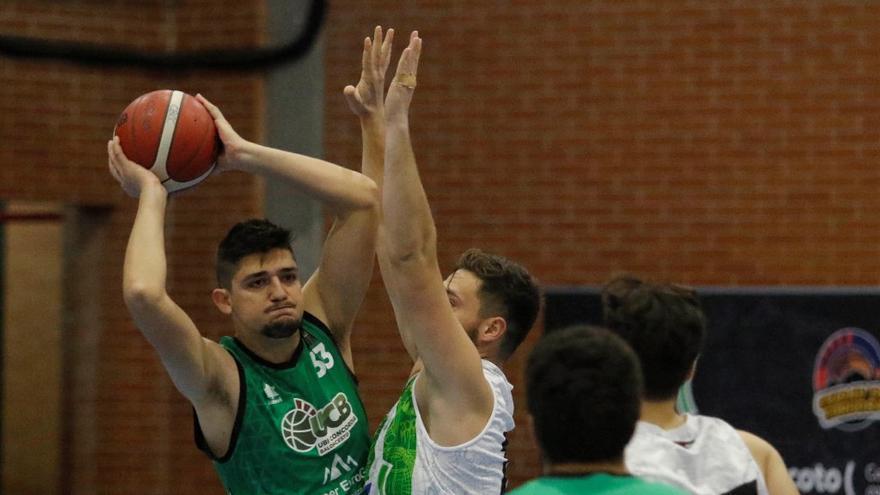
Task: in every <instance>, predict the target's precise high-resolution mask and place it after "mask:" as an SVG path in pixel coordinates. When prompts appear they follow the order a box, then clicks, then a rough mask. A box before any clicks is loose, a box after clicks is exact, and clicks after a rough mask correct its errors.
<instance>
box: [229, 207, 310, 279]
mask: <svg viewBox="0 0 880 495" xmlns="http://www.w3.org/2000/svg"><path fill="white" fill-rule="evenodd" d="M291 238H292V235H291V232H290V231H289V230H287V229H285V228H283V227H279V226H278V225H275V224H274V223H272V222H270V221H268V220H265V219H253V220H246V221H244V222H240V223H237V224H235V225H233V226H232V228H231V229H229V232H227V233H226V237H224V238H223V240H222V241H220V246H219V247H218V248H217V266H216V268H217V283H218V284H219V285H220V287H223V288H226V289H228V288H230V286H231V285H232V277H233V276H234V275H235V272H236V270H237V269H238V262H239V261H241V259H242V258H244V257H245V256H248V255H251V254H259V253H268V252H269V251H272V250H273V249H286V250H288V251H290V252H291V254H293V248H292V247H291V244H290V243H291Z"/></svg>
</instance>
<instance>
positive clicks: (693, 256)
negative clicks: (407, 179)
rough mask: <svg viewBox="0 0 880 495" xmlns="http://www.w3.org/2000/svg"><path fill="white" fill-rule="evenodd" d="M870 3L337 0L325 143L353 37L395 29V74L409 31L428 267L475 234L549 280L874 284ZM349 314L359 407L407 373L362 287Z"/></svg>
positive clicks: (877, 175)
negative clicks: (433, 249)
mask: <svg viewBox="0 0 880 495" xmlns="http://www.w3.org/2000/svg"><path fill="white" fill-rule="evenodd" d="M878 15H880V4H874V3H871V2H847V1H821V2H819V1H809V2H801V1H779V2H758V1H735V2H730V1H698V0H693V1H659V2H658V1H654V0H642V1H626V2H620V1H615V0H608V1H580V0H567V1H555V2H533V1H525V0H520V1H500V0H499V1H479V2H460V1H456V2H439V1H429V0H422V1H412V2H406V4H405V6H400V4H399V3H398V2H392V1H380V0H357V1H354V0H345V1H336V2H334V3H333V11H332V15H331V18H330V23H329V25H328V27H327V34H328V36H327V40H328V43H327V64H326V67H327V77H326V81H327V95H328V97H327V127H326V130H327V132H326V143H327V156H328V157H329V158H331V159H332V160H336V161H339V162H344V163H356V160H357V157H358V150H359V147H358V146H359V145H358V138H357V134H356V132H355V130H356V124H355V123H354V122H353V121H352V119H351V117H349V115H348V110H347V108H346V106H345V103H344V101H343V99H342V98H341V97H339V92H340V91H341V88H342V87H343V85H344V84H345V83H349V82H354V81H355V78H356V77H357V74H358V73H357V66H358V63H359V56H360V51H359V41H360V40H361V39H362V38H363V37H364V36H366V35H367V34H369V33H370V28H371V27H372V26H374V25H376V24H381V25H383V26H391V27H395V28H396V29H397V30H398V34H399V38H398V43H397V45H398V46H397V50H396V51H395V55H394V62H393V63H392V70H393V67H394V66H395V65H394V64H396V60H397V53H399V50H400V49H402V46H403V42H404V40H405V39H406V38H407V35H408V34H409V31H410V30H413V29H418V30H419V32H420V34H421V36H422V38H423V39H424V45H423V47H424V48H423V53H422V59H421V60H422V62H421V66H420V68H419V89H418V90H417V91H416V96H415V100H414V104H413V109H412V118H411V125H412V127H413V136H414V137H413V140H414V145H415V149H416V155H417V158H418V160H419V165H420V169H421V173H422V178H423V181H424V183H425V187H426V189H427V192H428V197H429V200H430V201H431V203H432V206H433V209H434V212H435V219H436V222H437V227H438V235H439V242H440V254H441V257H442V260H443V261H444V263H445V265H444V266H445V267H446V268H447V269H448V267H449V266H450V265H451V264H452V262H453V261H454V259H455V257H456V255H457V254H458V253H460V252H461V251H462V250H464V249H465V248H467V247H470V246H479V247H482V248H484V249H488V250H492V251H496V252H499V253H502V254H505V255H508V256H511V257H514V258H516V259H519V260H521V261H523V262H524V263H525V264H527V265H528V266H529V267H530V268H531V269H532V271H533V272H534V273H535V274H536V275H537V276H538V277H539V278H540V279H541V280H542V281H543V282H544V283H545V284H548V285H569V284H599V283H601V282H602V281H603V280H605V279H606V278H607V277H608V276H609V275H610V274H611V273H612V272H614V271H619V270H627V271H632V272H636V273H639V274H644V275H646V276H650V277H655V278H660V279H667V280H673V281H678V282H686V283H690V284H697V285H700V284H707V285H755V284H760V285H780V284H782V285H786V284H787V285H802V284H822V285H824V284H830V285H866V284H876V283H877V281H878V280H880V264H878V262H877V256H876V252H877V249H876V245H877V244H878V241H880V216H878V215H877V214H876V213H875V212H876V211H877V210H878V207H880V197H878V195H877V194H876V190H877V187H878V186H880V169H878V158H880V131H878V124H880V117H878V112H877V110H878V108H880V79H878V76H877V74H878V73H880V55H878V52H877V50H876V47H877V46H878V43H880V29H878V28H877V26H876V23H875V22H874V21H875V20H876V19H877V18H878ZM361 319H362V321H363V324H362V325H361V328H360V329H359V331H360V333H359V335H358V336H357V337H356V340H355V349H356V350H360V351H362V352H360V353H359V354H358V355H357V356H356V357H357V359H358V366H359V368H360V369H361V370H363V369H367V370H369V373H370V375H369V376H365V377H364V380H363V384H364V391H365V393H364V396H365V397H366V403H367V407H368V409H369V411H371V413H372V414H373V415H374V417H375V415H376V414H377V413H380V412H381V411H384V410H386V409H387V408H388V407H389V406H390V405H391V403H392V402H393V400H394V397H392V395H394V392H396V391H395V390H393V389H394V387H393V386H392V387H390V385H389V384H387V383H386V382H384V381H380V378H381V377H388V376H396V377H398V378H399V377H400V376H401V373H403V372H404V371H403V370H404V369H405V365H404V364H403V361H402V358H399V356H400V355H401V350H400V348H399V346H398V345H397V344H391V343H390V342H393V338H394V337H393V326H392V320H391V318H390V316H389V315H388V311H387V304H386V303H385V302H384V300H383V295H382V294H381V290H376V291H374V293H373V294H371V297H370V299H369V301H368V303H367V305H366V307H365V310H364V312H363V313H362V318H361ZM538 332H540V329H539V330H538ZM538 332H536V333H538ZM533 337H535V336H533ZM529 345H530V343H526V344H525V349H523V350H524V351H527V348H528V346H529ZM367 350H369V351H370V352H365V351H367ZM379 350H381V351H385V352H374V351H379ZM525 354H526V352H522V351H521V352H519V353H517V355H516V356H515V358H514V360H513V363H512V364H511V365H509V366H508V369H507V372H508V375H509V376H510V378H511V380H512V381H513V382H514V384H515V385H517V388H516V392H518V394H517V395H516V399H517V401H518V404H519V405H520V407H519V409H518V411H519V412H520V414H519V415H518V418H517V419H518V424H519V425H520V426H519V427H518V428H517V429H516V431H515V433H514V435H513V437H512V441H511V447H510V457H511V460H512V464H511V472H510V474H511V477H512V481H513V484H514V485H516V484H519V483H520V482H521V481H522V480H524V479H526V478H528V477H531V476H534V475H535V474H536V473H537V472H538V471H539V466H538V460H537V456H536V454H535V452H534V449H533V448H532V442H531V439H530V438H529V435H528V433H527V432H526V431H525V428H524V425H525V418H524V417H523V416H522V414H521V413H522V412H523V406H522V405H523V404H524V401H523V395H522V393H523V387H522V386H520V384H521V383H522V379H521V374H522V366H521V362H522V359H523V357H524V355H525ZM395 359H397V360H399V361H400V362H397V361H395ZM399 383H402V382H399ZM389 387H390V388H391V389H392V390H391V391H390V392H389Z"/></svg>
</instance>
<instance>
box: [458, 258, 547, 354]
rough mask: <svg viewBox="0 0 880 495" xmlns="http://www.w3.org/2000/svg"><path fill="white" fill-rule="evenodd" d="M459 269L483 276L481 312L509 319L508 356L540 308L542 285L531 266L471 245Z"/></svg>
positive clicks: (505, 348) (504, 341) (505, 346)
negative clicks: (539, 283)
mask: <svg viewBox="0 0 880 495" xmlns="http://www.w3.org/2000/svg"><path fill="white" fill-rule="evenodd" d="M456 269H457V270H467V271H469V272H471V273H473V274H474V275H476V276H477V278H479V279H480V281H481V282H482V285H481V286H480V293H479V295H480V316H481V317H483V318H488V317H490V316H495V315H500V316H502V317H503V318H504V320H505V321H506V322H507V332H505V334H504V337H503V338H502V341H501V357H502V358H503V359H507V358H508V357H510V356H511V355H512V354H513V352H514V351H515V350H516V348H517V347H519V345H520V344H521V343H522V341H523V340H525V338H526V335H528V333H529V330H531V329H532V325H534V324H535V319H536V318H537V317H538V311H539V310H540V308H541V289H540V287H538V283H537V282H536V281H535V279H534V277H532V276H531V275H530V274H529V272H528V270H526V269H525V267H524V266H522V265H520V264H519V263H516V262H514V261H512V260H510V259H508V258H505V257H504V256H499V255H497V254H490V253H486V252H483V251H481V250H479V249H468V250H467V251H465V252H464V253H462V255H461V256H460V257H459V259H458V263H457V264H456Z"/></svg>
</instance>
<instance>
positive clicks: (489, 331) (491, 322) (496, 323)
mask: <svg viewBox="0 0 880 495" xmlns="http://www.w3.org/2000/svg"><path fill="white" fill-rule="evenodd" d="M484 325H485V328H484V329H483V331H482V332H481V333H482V334H483V340H484V341H486V342H498V341H500V340H501V339H502V338H503V337H504V334H505V333H507V320H505V319H504V318H502V317H500V316H493V317H492V318H488V319H487V320H486V323H484Z"/></svg>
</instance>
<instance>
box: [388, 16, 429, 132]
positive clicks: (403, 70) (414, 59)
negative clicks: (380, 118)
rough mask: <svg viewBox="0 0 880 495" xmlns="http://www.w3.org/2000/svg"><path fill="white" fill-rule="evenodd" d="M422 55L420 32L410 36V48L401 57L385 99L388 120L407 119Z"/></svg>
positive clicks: (414, 32)
mask: <svg viewBox="0 0 880 495" xmlns="http://www.w3.org/2000/svg"><path fill="white" fill-rule="evenodd" d="M421 53H422V39H421V38H419V32H418V31H413V32H412V34H410V36H409V46H407V47H406V48H405V49H404V50H403V53H402V54H401V55H400V61H398V62H397V72H396V73H395V74H394V79H393V80H392V81H391V86H390V87H389V88H388V96H386V97H385V115H386V118H387V119H388V120H392V119H398V118H406V116H407V114H408V113H409V104H410V102H411V101H412V95H413V92H414V91H415V89H416V74H417V72H418V69H419V55H421Z"/></svg>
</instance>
